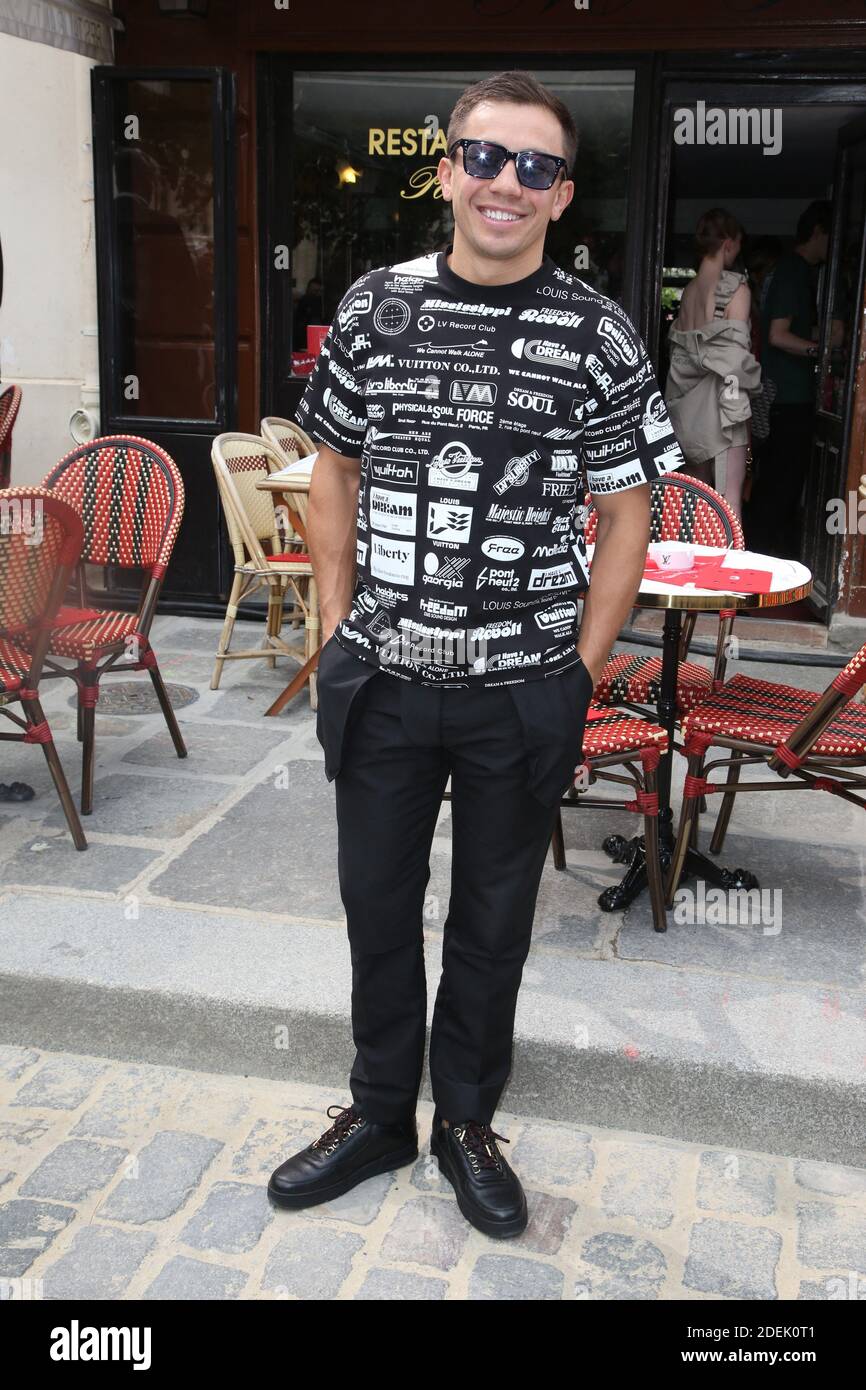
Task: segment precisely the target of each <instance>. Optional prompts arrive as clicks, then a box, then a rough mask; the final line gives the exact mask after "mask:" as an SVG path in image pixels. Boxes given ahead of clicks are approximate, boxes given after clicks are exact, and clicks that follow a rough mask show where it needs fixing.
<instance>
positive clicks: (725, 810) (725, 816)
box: [710, 753, 746, 854]
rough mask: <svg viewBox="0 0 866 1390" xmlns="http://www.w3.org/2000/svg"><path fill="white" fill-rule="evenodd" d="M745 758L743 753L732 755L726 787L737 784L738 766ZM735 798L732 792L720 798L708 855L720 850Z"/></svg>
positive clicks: (738, 778)
mask: <svg viewBox="0 0 866 1390" xmlns="http://www.w3.org/2000/svg"><path fill="white" fill-rule="evenodd" d="M745 756H746V755H745V753H734V754H733V757H734V762H732V763H731V765H730V767H729V768H728V777H727V781H726V783H725V786H726V787H735V786H736V785H737V783H738V782H739V780H740V773H741V771H742V768H741V766H740V764H741V762H742V759H743V758H744V757H745ZM735 797H736V793H735V792H732V791H731V792H725V793H724V795H723V796H722V804H721V806H720V808H719V814H718V818H717V820H716V825H715V829H714V830H713V838H712V839H711V840H710V854H718V853H719V851H720V850H721V848H722V845H723V844H724V843H725V835H726V834H727V830H728V821H729V820H730V819H731V812H732V811H733V809H734V799H735Z"/></svg>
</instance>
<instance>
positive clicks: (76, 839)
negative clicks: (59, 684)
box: [22, 700, 87, 849]
mask: <svg viewBox="0 0 866 1390" xmlns="http://www.w3.org/2000/svg"><path fill="white" fill-rule="evenodd" d="M22 703H23V704H24V708H25V709H26V711H27V718H28V719H29V720H30V722H31V723H32V724H44V723H47V720H46V719H45V715H44V713H43V711H42V705H41V703H40V702H39V700H26V701H23V702H22ZM42 752H43V753H44V754H45V761H46V762H47V764H48V771H49V772H50V773H51V777H52V779H53V782H54V786H55V788H56V789H57V795H58V796H59V797H60V804H61V806H62V807H63V814H64V816H65V817H66V824H67V825H68V826H69V833H70V835H71V836H72V842H73V844H74V845H75V848H76V849H87V840H86V839H85V836H84V831H83V830H82V828H81V821H80V820H79V818H78V812H77V811H76V809H75V802H74V801H73V800H72V793H71V791H70V790H69V783H68V782H67V780H66V773H65V772H64V771H63V764H62V763H61V761H60V756H59V754H58V752H57V748H56V747H55V744H54V740H53V738H49V739H47V740H46V742H44V743H43V744H42Z"/></svg>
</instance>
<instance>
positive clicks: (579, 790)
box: [551, 701, 668, 932]
mask: <svg viewBox="0 0 866 1390" xmlns="http://www.w3.org/2000/svg"><path fill="white" fill-rule="evenodd" d="M667 748H668V736H667V731H666V730H665V729H663V728H662V727H661V725H660V724H653V723H651V722H650V721H649V720H648V719H646V718H644V717H640V718H636V717H633V716H631V715H627V714H623V713H622V712H621V711H620V710H615V709H606V708H605V707H604V706H603V705H599V704H597V703H596V702H595V701H593V703H592V704H591V705H590V707H589V710H588V711H587V716H586V727H585V729H584V733H583V762H582V764H581V766H580V767H578V768H575V777H574V786H573V788H572V789H570V790H569V791H568V792H567V793H566V795H565V796H564V797H563V798H562V802H561V805H560V811H559V814H558V815H557V818H556V824H555V826H554V829H553V836H552V839H551V846H552V849H553V864H554V868H557V869H564V868H565V845H564V841H563V834H562V806H570V807H583V806H599V807H607V808H608V809H610V810H616V809H617V808H619V809H621V810H625V811H634V812H635V813H636V814H637V815H641V816H643V829H644V835H645V837H646V851H647V853H646V867H647V886H648V887H649V893H650V902H651V904H652V914H653V928H654V930H655V931H657V932H663V931H667V918H666V914H665V905H664V883H663V880H662V870H661V861H660V858H659V797H658V783H657V779H656V772H657V769H658V765H659V762H660V760H661V757H662V754H663V753H666V752H667ZM612 768H616V769H617V771H611V769H612ZM596 782H615V783H619V784H620V785H623V786H626V787H629V788H630V789H631V790H632V791H633V793H634V795H633V796H632V797H630V798H629V799H628V800H626V801H611V800H609V799H608V798H607V797H603V798H602V797H591V796H587V794H586V793H587V789H588V788H589V787H591V786H592V785H593V784H594V783H596ZM605 891H609V890H605ZM602 896H604V895H602Z"/></svg>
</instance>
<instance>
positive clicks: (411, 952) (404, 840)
mask: <svg viewBox="0 0 866 1390" xmlns="http://www.w3.org/2000/svg"><path fill="white" fill-rule="evenodd" d="M319 673H320V674H319V718H318V721H317V731H318V735H319V739H320V741H321V742H322V745H323V747H324V749H325V768H326V775H327V776H328V778H329V780H332V781H335V789H336V809H337V823H338V843H339V851H338V869H339V882H340V893H341V897H342V901H343V905H344V907H345V910H346V920H347V928H348V937H349V944H350V950H351V959H352V1033H353V1039H354V1043H355V1047H356V1056H355V1061H354V1064H353V1067H352V1070H351V1076H350V1087H351V1092H352V1097H353V1100H354V1102H355V1103H356V1104H357V1105H358V1107H359V1108H360V1109H361V1111H362V1112H363V1113H364V1114H365V1115H366V1116H367V1117H368V1119H370V1120H372V1121H374V1122H378V1123H380V1124H390V1123H393V1122H394V1121H396V1120H399V1119H402V1118H404V1117H406V1116H408V1115H411V1114H414V1111H415V1107H416V1103H417V1098H418V1092H419V1089H420V1085H421V1077H422V1070H423V1065H424V1044H425V1035H426V1014H427V982H426V975H425V968H424V950H423V926H424V920H425V919H424V905H425V898H426V890H427V885H428V883H429V880H430V848H431V841H432V838H433V832H434V829H435V825H436V819H437V815H438V813H439V809H440V806H441V803H442V794H443V792H444V790H445V787H446V784H447V781H448V777H449V775H450V777H451V822H452V870H451V894H450V901H449V905H448V912H447V915H446V916H445V920H444V924H443V947H442V974H441V977H440V980H439V987H438V991H437V994H436V1001H435V1006H434V1015H433V1023H432V1029H431V1038H430V1079H431V1087H432V1091H433V1098H434V1101H435V1103H436V1106H437V1109H438V1110H439V1112H440V1114H442V1116H443V1117H444V1118H445V1119H449V1120H453V1121H458V1120H465V1119H474V1120H477V1121H479V1122H481V1123H484V1122H489V1121H490V1120H492V1118H493V1113H494V1111H495V1109H496V1106H497V1103H498V1101H499V1097H500V1094H501V1092H502V1090H503V1087H504V1086H505V1083H506V1081H507V1079H508V1075H509V1072H510V1070H511V1056H512V1047H513V1033H514V1015H515V1010H516V1005H517V994H518V990H519V988H520V981H521V976H522V972H523V965H524V962H525V960H526V957H527V954H528V952H529V946H530V941H531V936H532V923H533V917H534V913H535V903H536V898H537V895H538V888H539V883H540V880H541V873H542V869H543V866H544V862H545V858H546V855H547V850H548V846H549V843H550V837H551V834H552V832H553V827H554V824H555V820H556V812H557V808H558V805H559V798H560V796H561V794H562V792H563V791H564V790H565V788H566V786H567V785H568V784H569V783H570V780H571V777H572V774H573V770H574V768H575V766H576V765H577V763H579V761H580V757H581V745H582V740H583V727H584V721H585V716H586V710H587V708H588V706H589V701H590V698H591V695H592V689H591V686H592V682H591V678H590V676H589V674H588V672H587V671H586V668H585V667H584V666H583V663H582V662H581V661H580V660H579V659H578V661H577V663H576V665H575V666H573V667H571V668H570V669H569V670H568V671H566V672H564V673H563V674H561V675H557V676H550V677H548V678H546V679H544V680H540V681H531V682H527V683H525V684H524V685H520V686H506V687H500V688H494V689H485V688H483V687H478V688H474V689H473V688H471V687H470V688H467V689H459V690H457V689H452V690H440V689H437V688H434V687H427V686H420V685H416V684H413V683H410V682H407V681H405V680H402V679H400V678H399V677H396V676H393V675H391V674H390V673H387V672H384V671H376V669H375V668H373V667H370V666H367V665H365V664H364V663H362V662H360V661H359V660H358V659H357V658H356V657H355V656H354V655H353V654H352V653H351V652H348V651H345V650H344V649H343V648H342V647H340V645H339V644H338V642H337V641H336V639H333V638H332V639H331V640H330V641H329V642H328V643H326V644H325V647H324V649H323V651H322V655H321V659H320V665H319ZM428 920H429V918H428Z"/></svg>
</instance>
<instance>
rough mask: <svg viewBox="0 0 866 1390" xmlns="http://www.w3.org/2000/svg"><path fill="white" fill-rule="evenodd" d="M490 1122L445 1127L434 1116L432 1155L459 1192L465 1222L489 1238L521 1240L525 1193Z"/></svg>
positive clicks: (451, 1124) (525, 1216) (459, 1204)
mask: <svg viewBox="0 0 866 1390" xmlns="http://www.w3.org/2000/svg"><path fill="white" fill-rule="evenodd" d="M497 1139H502V1140H504V1142H505V1143H506V1144H508V1143H510V1142H511V1141H510V1140H508V1139H506V1138H505V1136H504V1134H497V1133H496V1132H495V1130H493V1129H491V1128H490V1125H489V1124H477V1123H476V1122H475V1121H474V1120H465V1121H462V1122H460V1123H459V1124H455V1123H453V1122H452V1123H450V1124H448V1125H443V1123H442V1120H441V1119H440V1118H439V1116H438V1114H437V1115H434V1117H433V1133H432V1135H431V1136H430V1151H431V1153H433V1154H435V1156H436V1158H437V1159H438V1161H439V1168H440V1170H441V1171H442V1173H444V1175H445V1177H446V1178H447V1179H448V1181H449V1182H450V1183H451V1185H452V1187H453V1188H454V1192H455V1194H456V1196H457V1205H458V1207H459V1208H460V1210H461V1211H462V1213H463V1215H464V1216H465V1217H466V1220H467V1221H469V1222H470V1223H471V1224H472V1225H473V1226H477V1228H478V1230H479V1231H483V1232H484V1234H485V1235H488V1236H519V1235H520V1233H521V1231H523V1230H525V1229H526V1222H527V1211H526V1194H525V1193H524V1191H523V1188H522V1186H521V1184H520V1179H519V1178H518V1176H517V1174H516V1173H515V1172H514V1171H513V1169H511V1168H509V1166H508V1164H507V1163H506V1161H505V1159H504V1157H503V1155H502V1154H501V1153H500V1151H499V1148H498V1145H497V1143H496V1140H497Z"/></svg>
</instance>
